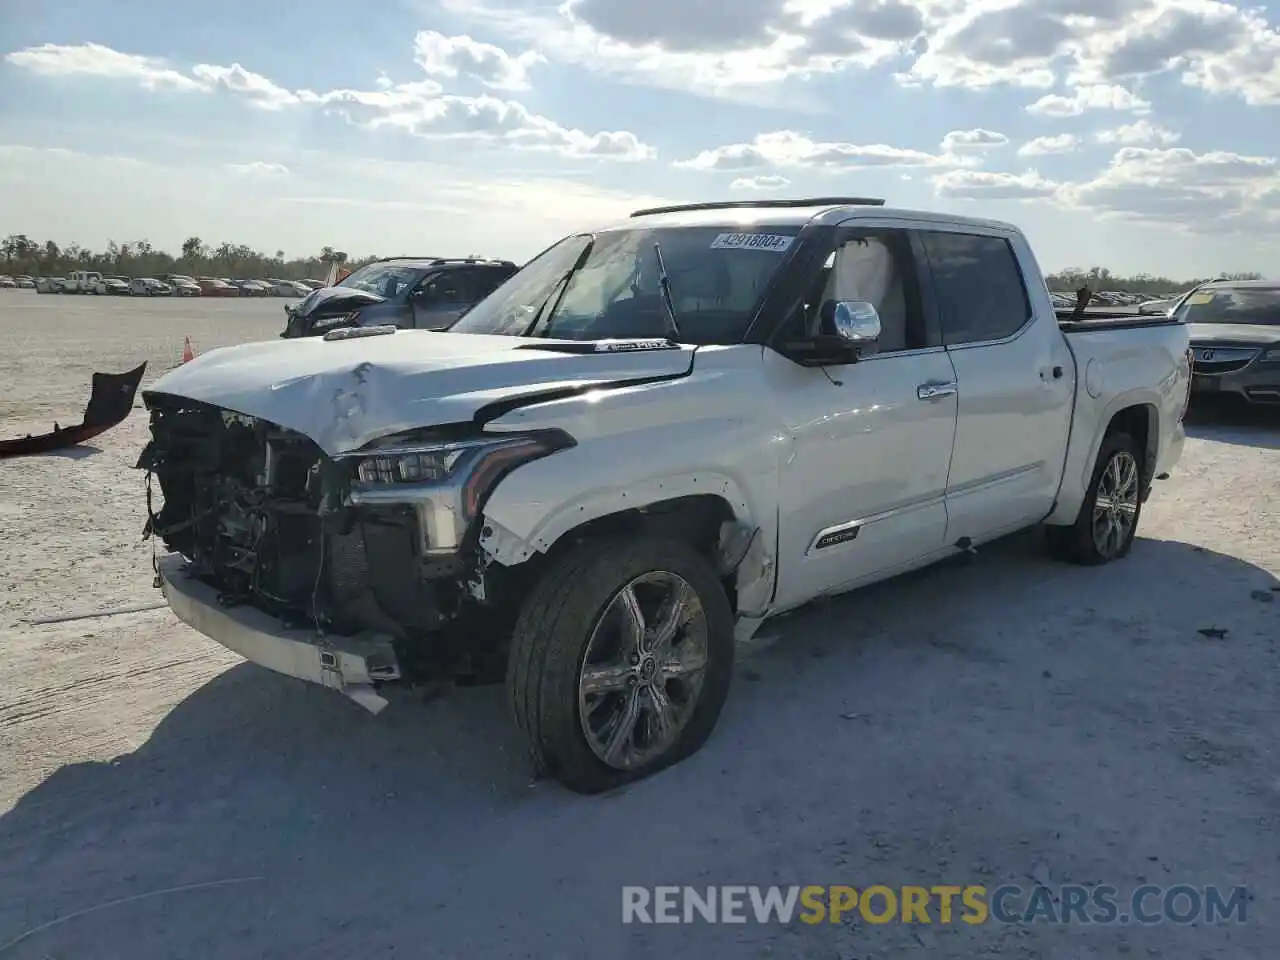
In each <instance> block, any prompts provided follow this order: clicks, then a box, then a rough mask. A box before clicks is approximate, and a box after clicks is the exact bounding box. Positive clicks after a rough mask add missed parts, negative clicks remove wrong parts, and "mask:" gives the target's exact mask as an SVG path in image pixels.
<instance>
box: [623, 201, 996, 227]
mask: <svg viewBox="0 0 1280 960" xmlns="http://www.w3.org/2000/svg"><path fill="white" fill-rule="evenodd" d="M882 204H883V201H877V200H873V199H866V198H861V199H860V198H840V197H831V198H815V199H813V200H812V201H808V200H780V201H767V200H761V201H752V202H751V204H750V205H749V206H748V205H743V204H740V203H735V202H733V201H726V202H725V203H723V204H688V205H683V206H671V207H657V208H652V212H651V211H647V210H639V211H636V213H634V214H632V215H631V217H629V218H628V219H626V220H623V221H622V222H621V223H614V224H610V225H609V226H607V227H605V228H603V229H604V230H605V231H611V230H633V229H635V228H636V227H639V226H644V227H646V228H654V227H714V226H731V227H734V228H738V229H742V230H751V229H758V228H762V227H803V226H806V225H808V224H811V223H812V224H817V225H819V226H834V225H836V224H839V223H842V222H844V221H846V220H849V219H851V218H854V217H868V218H872V217H874V218H875V219H877V220H881V219H893V220H925V221H930V220H932V221H936V222H938V223H945V224H953V225H954V224H960V225H965V226H974V227H982V228H985V229H994V230H1001V231H1015V230H1017V228H1016V227H1015V226H1013V225H1012V224H1010V223H1004V222H1002V221H998V220H986V219H981V218H978V217H964V216H959V215H957V214H953V213H938V212H934V211H924V210H910V209H903V208H898V207H886V206H883V205H882Z"/></svg>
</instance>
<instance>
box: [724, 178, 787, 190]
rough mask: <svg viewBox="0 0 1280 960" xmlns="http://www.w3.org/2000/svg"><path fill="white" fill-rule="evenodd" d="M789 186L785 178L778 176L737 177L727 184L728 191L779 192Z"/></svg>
mask: <svg viewBox="0 0 1280 960" xmlns="http://www.w3.org/2000/svg"><path fill="white" fill-rule="evenodd" d="M790 185H791V181H790V180H788V179H787V178H786V177H778V176H768V175H766V176H761V177H738V178H737V179H736V180H734V181H733V182H732V183H730V184H729V189H730V190H781V189H782V188H783V187H788V186H790Z"/></svg>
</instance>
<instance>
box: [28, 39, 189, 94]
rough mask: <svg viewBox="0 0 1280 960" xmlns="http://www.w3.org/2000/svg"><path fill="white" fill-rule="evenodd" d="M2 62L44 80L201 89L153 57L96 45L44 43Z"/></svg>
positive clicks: (151, 88)
mask: <svg viewBox="0 0 1280 960" xmlns="http://www.w3.org/2000/svg"><path fill="white" fill-rule="evenodd" d="M5 61H6V62H8V63H11V64H13V65H14V66H17V67H22V68H24V69H26V70H30V71H32V72H33V73H38V74H41V75H42V76H46V77H69V76H82V77H101V78H102V79H104V80H132V81H133V82H135V83H137V84H139V85H141V86H142V87H144V88H145V89H147V90H201V89H203V85H202V84H201V83H200V82H199V81H198V80H195V79H193V78H191V77H189V76H186V75H185V74H183V73H181V72H180V71H178V70H174V69H172V68H171V67H167V66H165V64H164V61H163V60H160V59H158V58H156V57H140V56H136V55H134V54H130V53H120V52H119V51H117V50H112V49H111V48H110V47H104V46H102V45H101V44H99V43H85V44H80V45H77V46H62V45H59V44H56V43H45V44H41V45H40V46H38V47H28V48H27V49H25V50H18V51H15V52H14V53H9V54H5Z"/></svg>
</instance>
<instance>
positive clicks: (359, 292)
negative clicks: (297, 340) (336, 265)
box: [280, 257, 519, 338]
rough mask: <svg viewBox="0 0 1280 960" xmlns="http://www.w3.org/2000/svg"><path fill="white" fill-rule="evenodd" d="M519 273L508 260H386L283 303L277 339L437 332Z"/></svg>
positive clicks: (368, 265) (387, 258)
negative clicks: (386, 327) (353, 330)
mask: <svg viewBox="0 0 1280 960" xmlns="http://www.w3.org/2000/svg"><path fill="white" fill-rule="evenodd" d="M518 269H519V268H518V267H517V266H516V265H515V264H514V263H512V262H511V261H510V260H484V259H479V258H474V257H468V258H465V259H462V258H451V257H386V258H384V259H381V260H375V261H374V262H373V263H369V264H366V265H365V266H363V267H361V268H360V269H358V270H355V271H353V272H352V273H351V274H350V275H349V276H347V277H345V278H344V279H343V280H342V281H341V282H340V283H338V284H337V285H336V286H332V287H321V288H320V289H318V290H316V291H314V292H313V293H311V294H310V295H309V296H307V297H304V298H303V299H302V300H300V301H299V302H298V303H296V304H294V303H288V304H285V308H284V312H285V314H286V315H287V316H288V318H289V319H288V323H287V324H286V326H285V329H284V332H283V333H281V334H280V336H282V337H285V338H294V337H314V336H320V335H322V334H325V333H328V332H329V331H330V330H334V329H337V328H338V327H372V326H381V325H383V324H394V325H395V326H397V327H405V328H411V329H419V330H442V329H444V328H445V327H448V326H449V325H450V324H452V323H453V322H454V321H455V320H457V319H458V318H459V317H460V316H462V315H463V314H464V313H466V312H467V311H468V310H470V309H471V308H472V307H473V306H474V305H475V304H477V303H479V302H480V301H481V300H483V299H484V298H485V297H487V296H488V295H489V294H490V293H492V292H493V291H494V290H496V289H497V288H498V287H499V286H500V285H501V284H502V283H503V282H504V281H505V280H506V279H507V278H508V277H509V276H511V275H512V274H513V273H515V272H516V270H518Z"/></svg>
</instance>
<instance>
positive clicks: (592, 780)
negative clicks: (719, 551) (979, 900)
mask: <svg viewBox="0 0 1280 960" xmlns="http://www.w3.org/2000/svg"><path fill="white" fill-rule="evenodd" d="M732 672H733V614H732V610H731V608H730V606H729V600H728V597H727V596H726V595H725V591H724V587H723V586H722V585H721V583H720V580H719V578H718V577H717V575H716V573H715V570H714V569H713V568H712V566H711V564H710V562H709V561H708V560H707V559H705V558H704V557H703V556H702V555H701V554H699V553H698V552H697V551H695V550H694V549H693V548H691V547H689V546H687V545H685V544H683V543H680V542H676V541H668V540H658V539H649V538H642V539H638V540H634V539H633V540H623V541H617V540H614V541H607V542H602V541H597V542H594V543H589V544H583V545H580V546H577V547H574V548H572V549H571V550H570V551H568V552H567V553H566V554H564V555H563V556H561V557H560V558H559V559H557V560H555V561H553V562H552V566H551V567H550V569H548V570H547V571H546V573H545V574H544V576H543V577H542V579H541V580H540V581H539V583H538V584H537V585H536V586H535V587H534V589H533V590H532V591H531V592H530V594H529V596H528V598H527V599H526V601H525V603H524V605H523V607H522V609H521V613H520V616H519V619H518V621H517V624H516V628H515V631H514V634H513V637H512V645H511V654H510V659H509V663H508V669H507V690H508V695H509V697H510V701H511V706H512V710H513V713H514V715H515V720H516V724H517V726H518V727H519V728H520V729H521V731H522V732H523V733H524V734H525V736H526V737H527V738H528V739H529V742H530V746H531V748H532V750H533V754H534V758H535V761H536V762H537V763H538V765H539V767H541V768H542V769H543V770H544V771H545V772H546V773H548V774H550V775H551V776H553V777H555V778H556V779H557V780H559V781H560V782H561V783H563V784H564V785H565V786H567V787H569V789H571V790H574V791H576V792H579V793H599V792H600V791H602V790H608V789H610V788H612V787H616V786H620V785H622V784H624V783H627V782H630V781H632V780H637V779H640V778H642V777H646V776H648V775H650V774H652V773H656V772H657V771H659V770H662V769H664V768H666V767H669V766H671V765H672V764H674V763H677V762H679V761H680V760H682V759H684V758H685V757H687V756H689V755H690V754H692V753H694V752H695V751H697V750H698V749H699V748H700V747H701V746H702V745H703V744H704V743H705V742H706V741H707V738H708V737H709V736H710V735H711V731H712V729H713V728H714V727H715V724H716V721H717V719H718V718H719V716H720V711H721V709H722V707H723V706H724V702H725V699H726V698H727V696H728V693H729V685H730V681H731V678H732Z"/></svg>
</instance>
